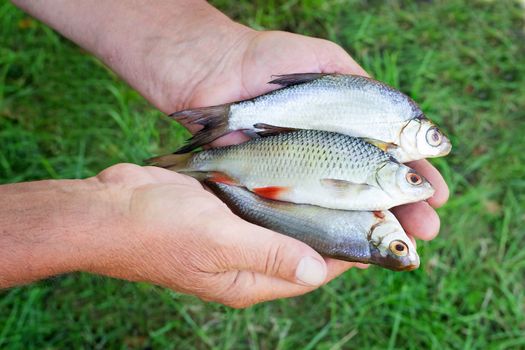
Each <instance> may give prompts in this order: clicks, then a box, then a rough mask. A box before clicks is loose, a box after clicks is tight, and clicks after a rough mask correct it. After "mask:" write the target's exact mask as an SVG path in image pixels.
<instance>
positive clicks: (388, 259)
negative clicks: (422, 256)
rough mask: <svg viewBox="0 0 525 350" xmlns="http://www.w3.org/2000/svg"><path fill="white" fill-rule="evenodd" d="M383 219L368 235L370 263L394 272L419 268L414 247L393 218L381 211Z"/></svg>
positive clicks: (391, 215)
mask: <svg viewBox="0 0 525 350" xmlns="http://www.w3.org/2000/svg"><path fill="white" fill-rule="evenodd" d="M382 213H384V214H385V217H384V219H383V220H382V221H380V222H378V223H377V224H375V225H374V226H373V227H372V228H371V231H370V233H369V237H370V239H369V244H370V254H371V257H370V262H371V263H373V264H376V265H380V266H383V267H386V268H388V269H391V270H394V271H411V270H415V269H417V268H418V267H419V255H418V254H417V251H416V247H415V246H414V244H413V243H412V241H411V240H410V238H408V236H407V234H406V233H405V231H404V230H403V228H402V227H401V225H400V224H399V222H398V221H397V219H396V218H395V217H394V215H393V214H392V213H390V212H388V211H383V212H382Z"/></svg>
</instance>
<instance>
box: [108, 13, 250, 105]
mask: <svg viewBox="0 0 525 350" xmlns="http://www.w3.org/2000/svg"><path fill="white" fill-rule="evenodd" d="M213 10H214V11H212V12H211V13H208V14H206V15H205V16H203V17H202V18H199V19H198V20H195V21H192V22H191V23H186V24H185V25H187V26H190V28H181V26H180V24H177V23H170V24H167V25H166V26H164V27H163V28H157V30H151V32H150V34H145V35H144V36H143V37H142V38H141V40H139V41H138V42H137V43H136V45H137V49H136V50H135V51H136V52H138V56H137V57H136V60H135V62H131V61H130V62H129V64H130V65H129V66H128V67H126V64H125V62H123V60H125V59H122V57H126V55H128V54H129V52H130V51H131V50H130V48H129V47H128V46H121V47H120V48H119V49H115V50H113V53H114V56H113V57H110V56H109V55H108V56H107V57H109V58H108V59H107V62H113V63H114V65H112V63H108V64H109V65H112V67H113V68H114V69H115V70H116V71H117V72H119V70H120V69H123V70H122V71H120V72H119V74H120V75H121V76H122V77H124V78H125V79H126V80H127V81H128V83H129V84H130V85H132V86H133V87H134V88H135V89H136V90H138V91H139V92H140V93H141V94H142V95H143V96H144V97H145V98H146V99H147V100H148V101H150V102H151V103H152V104H153V105H155V106H156V107H157V108H158V109H160V110H161V111H162V112H164V113H167V114H170V113H173V112H175V111H178V110H182V109H186V108H191V107H195V101H202V100H206V99H207V98H208V96H205V95H206V94H201V95H202V96H199V91H201V89H200V87H201V86H200V85H201V84H206V82H207V81H209V80H215V81H221V80H222V81H227V80H229V79H231V78H232V77H231V72H234V71H237V70H238V69H239V66H240V64H241V62H242V53H243V52H244V49H245V47H246V45H247V43H248V42H249V41H250V39H251V38H252V37H253V36H255V35H256V33H257V32H256V31H255V30H253V29H251V28H249V27H246V26H244V25H241V24H239V23H236V22H233V21H232V20H230V19H229V18H227V17H226V16H224V15H223V14H222V13H220V12H218V11H217V10H215V9H213ZM215 11H216V12H215ZM157 25H158V24H157ZM131 65H133V66H134V67H133V68H131ZM130 71H132V72H131V74H130V73H129V72H130ZM224 73H226V74H225V76H224V77H221V78H220V79H211V78H216V77H217V75H222V74H224ZM215 88H216V87H215ZM203 102H204V103H205V104H206V105H208V104H209V103H213V102H208V101H203ZM201 103H202V102H201ZM221 103H222V101H221Z"/></svg>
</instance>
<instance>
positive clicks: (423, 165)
mask: <svg viewBox="0 0 525 350" xmlns="http://www.w3.org/2000/svg"><path fill="white" fill-rule="evenodd" d="M407 165H408V166H409V167H411V168H413V169H414V170H415V171H417V172H418V173H419V174H421V175H423V176H424V177H425V178H426V179H427V180H428V181H429V182H430V183H431V184H432V186H433V187H434V189H435V190H436V192H435V193H434V195H433V196H432V197H430V198H429V199H428V200H427V201H428V204H430V205H431V206H433V207H434V208H439V207H441V206H442V205H443V204H445V203H446V201H447V200H448V196H449V190H448V186H447V183H446V182H445V179H443V176H441V173H440V172H439V171H438V170H437V169H436V168H435V167H434V166H433V165H432V164H430V162H429V161H428V160H426V159H422V160H417V161H414V162H409V163H407Z"/></svg>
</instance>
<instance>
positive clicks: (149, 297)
mask: <svg viewBox="0 0 525 350" xmlns="http://www.w3.org/2000/svg"><path fill="white" fill-rule="evenodd" d="M214 3H215V4H216V5H218V6H219V7H220V8H221V9H222V10H224V11H225V12H226V13H228V14H229V15H231V16H233V17H234V18H235V19H237V20H239V21H241V22H243V23H246V24H249V25H251V26H253V27H256V28H259V29H276V28H280V29H284V30H291V31H295V32H299V33H304V34H308V35H315V36H320V37H325V38H328V39H331V40H334V41H336V42H338V43H339V44H341V45H342V46H343V47H345V48H346V49H347V50H348V51H349V52H350V53H351V54H352V55H353V56H354V57H355V58H356V59H357V60H358V61H359V62H360V63H362V64H363V65H364V67H365V68H366V69H367V70H368V71H369V72H371V73H372V74H373V75H374V76H375V77H377V78H378V79H381V80H385V81H387V82H389V83H390V84H393V85H394V86H397V87H399V88H400V89H401V90H403V91H405V92H407V93H409V94H410V95H411V96H413V97H414V98H415V99H416V100H417V101H418V102H419V103H420V104H421V106H422V107H423V109H424V110H425V112H426V113H427V115H428V116H429V117H430V118H432V119H434V120H435V121H436V122H437V123H438V124H439V125H440V126H442V127H443V129H444V130H445V131H446V133H447V134H448V135H449V136H450V137H451V138H452V141H453V144H454V149H453V153H452V154H451V155H450V156H449V157H447V158H445V159H438V160H436V161H434V164H435V165H436V166H437V167H438V168H439V169H440V170H441V171H442V173H443V174H444V176H445V178H446V180H447V182H448V183H449V185H450V188H451V199H450V201H449V203H448V205H447V206H445V207H444V208H442V209H440V210H439V213H440V215H441V218H442V229H441V235H440V236H439V237H438V238H437V239H436V240H434V241H432V242H429V243H419V251H420V256H421V258H422V267H421V268H420V269H419V270H417V271H415V272H411V273H393V272H390V271H386V270H381V269H378V268H370V269H368V270H367V271H361V270H355V271H354V270H353V271H349V272H348V273H346V274H345V275H344V276H342V277H341V278H339V279H337V280H336V281H334V282H332V283H330V284H329V285H328V286H326V287H324V288H321V289H320V290H318V291H316V292H313V293H311V294H309V295H306V296H303V297H299V298H294V299H289V300H280V301H275V302H270V303H266V304H263V305H258V306H255V307H253V308H250V309H247V310H231V309H228V308H225V307H222V306H218V305H214V304H208V303H204V302H201V301H199V300H197V299H195V298H193V297H189V296H185V295H180V294H176V293H173V292H170V291H168V290H164V289H162V288H158V287H154V286H150V285H146V284H132V283H128V282H123V281H117V280H112V279H108V278H102V277H97V276H90V275H87V274H74V275H69V276H62V277H57V278H53V279H49V280H46V281H42V282H39V283H36V284H33V285H30V286H25V287H21V288H15V289H11V290H8V291H3V292H1V294H0V348H11V349H29V348H38V349H41V348H49V349H52V348H177V349H187V348H191V347H197V348H217V349H230V348H236V349H244V348H250V349H274V348H277V349H298V348H306V349H314V348H315V349H525V228H524V226H523V223H524V219H525V216H524V215H525V214H524V212H525V205H524V202H525V180H524V179H523V176H524V174H525V137H524V132H525V62H524V59H525V36H524V34H523V29H524V28H525V23H524V20H523V16H524V14H525V11H524V10H523V8H521V7H520V6H519V4H518V3H517V2H516V3H515V2H512V1H458V0H455V1H437V0H436V1H373V0H370V1H364V0H363V1H336V0H331V1H320V0H319V1H315V0H308V1H307V0H304V1H299V0H295V1H292V0H289V1H277V0H274V1H248V0H243V1H226V0H216V1H214ZM27 18H28V17H27V16H25V15H24V14H22V13H21V12H20V11H18V10H16V9H15V8H14V7H13V6H12V5H10V4H7V3H2V4H1V5H0V28H2V34H1V36H0V182H1V183H10V182H17V181H26V180H33V179H42V178H82V177H87V176H91V175H93V174H96V173H97V172H99V171H100V170H102V169H104V168H105V167H107V166H109V165H111V164H114V163H117V162H140V161H141V160H142V159H144V158H146V157H148V156H150V155H152V154H158V153H160V152H163V151H168V150H170V149H174V148H175V147H177V146H178V145H179V144H180V143H181V141H182V140H183V139H184V137H185V136H186V134H184V132H183V131H182V129H181V128H180V127H178V126H177V125H175V123H171V122H169V121H168V120H167V119H166V118H164V117H162V114H161V113H160V112H157V111H155V109H154V108H152V107H151V106H149V105H148V104H147V103H146V102H145V101H144V100H143V99H142V98H141V97H140V96H139V95H138V94H137V93H136V92H134V91H132V90H131V89H130V88H129V87H127V86H126V85H125V84H124V83H122V82H121V81H120V80H119V79H118V78H117V77H115V76H114V75H113V74H112V73H111V72H109V71H108V70H107V69H105V68H104V66H103V65H101V64H100V63H99V62H98V61H97V60H96V59H94V58H93V57H91V56H90V55H88V54H87V53H86V52H84V51H82V50H80V49H79V48H77V47H75V46H74V45H73V44H71V43H69V42H67V41H66V40H64V39H63V38H61V37H60V36H58V35H57V34H56V33H54V32H53V31H52V30H50V29H49V28H47V27H46V26H44V25H42V24H39V23H37V22H27V21H25V20H26V19H27ZM278 54H279V53H276V55H278Z"/></svg>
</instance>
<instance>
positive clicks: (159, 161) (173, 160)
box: [145, 153, 193, 171]
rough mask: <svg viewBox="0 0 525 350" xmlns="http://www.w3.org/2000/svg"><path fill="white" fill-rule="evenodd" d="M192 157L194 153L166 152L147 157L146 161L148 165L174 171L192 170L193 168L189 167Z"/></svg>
mask: <svg viewBox="0 0 525 350" xmlns="http://www.w3.org/2000/svg"><path fill="white" fill-rule="evenodd" d="M192 157H193V153H184V154H165V155H163V156H158V157H153V158H150V159H146V160H145V162H146V164H148V165H153V166H158V167H161V168H165V169H169V170H173V171H191V170H192V169H189V168H188V163H189V162H190V160H191V158H192Z"/></svg>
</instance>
